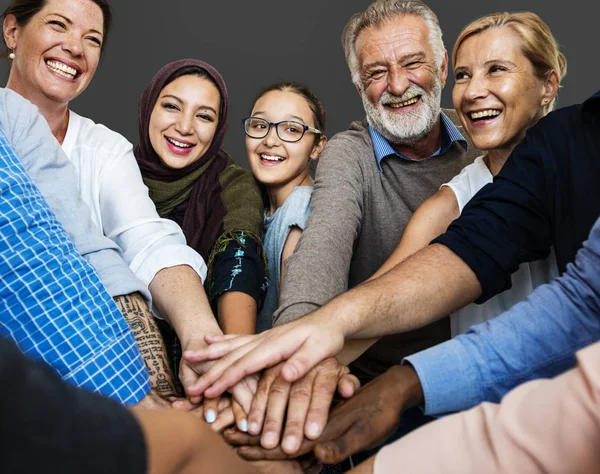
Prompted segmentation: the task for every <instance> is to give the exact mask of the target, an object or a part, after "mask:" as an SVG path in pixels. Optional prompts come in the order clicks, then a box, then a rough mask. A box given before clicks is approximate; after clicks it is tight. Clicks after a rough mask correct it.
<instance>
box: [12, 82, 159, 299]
mask: <svg viewBox="0 0 600 474" xmlns="http://www.w3.org/2000/svg"><path fill="white" fill-rule="evenodd" d="M0 91H1V93H0V128H2V130H3V131H4V133H5V135H6V137H7V139H8V141H9V143H10V144H11V146H12V147H13V150H14V151H15V153H16V155H17V156H18V158H19V160H20V161H21V163H22V164H23V166H24V168H25V170H26V171H27V173H28V174H29V176H30V177H31V179H32V181H33V182H34V183H35V184H36V186H37V187H38V188H39V189H40V191H41V192H42V194H43V195H44V198H45V199H46V200H47V202H48V204H49V205H50V207H51V208H52V210H53V211H54V213H55V214H56V216H57V218H58V220H59V222H60V223H61V224H62V225H63V226H64V228H65V230H66V232H67V234H68V235H69V237H70V238H71V240H72V241H73V243H74V244H75V247H76V248H77V250H78V251H79V253H81V255H82V256H83V257H84V258H85V259H86V260H87V261H88V263H90V264H91V265H92V266H93V267H94V268H95V269H96V271H97V272H98V275H99V276H100V279H101V280H102V283H103V284H104V286H105V287H106V289H107V290H108V292H109V294H110V295H111V296H113V297H115V296H119V295H124V294H129V293H134V292H136V291H137V292H140V293H142V294H143V295H144V296H145V298H146V299H147V300H148V301H150V294H149V293H148V291H147V289H146V288H145V287H144V285H142V283H141V282H140V281H139V280H138V279H137V278H136V277H135V275H133V273H132V272H131V270H130V269H129V268H128V266H127V264H126V263H125V262H124V261H123V257H122V254H121V251H120V249H119V247H118V246H117V245H115V244H114V242H112V241H111V240H110V239H108V238H106V237H105V236H104V235H103V234H102V232H101V231H100V229H98V228H97V227H96V226H95V225H94V224H93V222H92V220H91V217H90V210H89V208H88V207H87V205H86V204H85V203H84V202H83V200H82V199H81V196H80V194H79V190H78V187H77V179H76V177H75V169H74V168H73V165H72V164H71V163H70V162H69V160H68V159H67V157H66V156H65V154H64V152H63V151H62V148H61V147H60V145H59V144H58V142H57V141H56V139H55V138H54V136H52V133H51V132H50V128H49V127H48V123H47V122H46V120H45V119H44V118H43V117H42V116H41V115H40V114H39V113H38V111H37V108H36V107H35V106H34V105H33V104H31V103H30V102H29V101H27V100H25V99H23V98H22V97H21V96H20V95H18V94H17V93H15V92H12V91H10V90H8V89H0Z"/></svg>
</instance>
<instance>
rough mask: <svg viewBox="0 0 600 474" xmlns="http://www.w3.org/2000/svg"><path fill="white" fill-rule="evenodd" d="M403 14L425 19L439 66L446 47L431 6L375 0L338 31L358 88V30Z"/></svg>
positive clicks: (411, 0)
mask: <svg viewBox="0 0 600 474" xmlns="http://www.w3.org/2000/svg"><path fill="white" fill-rule="evenodd" d="M404 15H413V16H416V17H419V18H421V19H422V20H423V21H424V22H425V24H426V25H427V27H428V28H429V43H430V44H431V48H432V49H433V56H434V61H435V64H436V67H438V68H439V67H441V65H442V62H443V60H444V53H445V52H446V49H445V48H444V41H443V40H442V30H441V29H440V24H439V21H438V19H437V16H435V13H433V11H432V10H431V8H429V7H428V6H427V5H425V4H424V3H423V2H421V1H420V0H377V1H376V2H373V3H372V4H371V5H369V7H368V8H367V9H366V10H365V11H364V12H359V13H356V14H354V15H353V16H352V18H350V20H348V23H346V26H345V27H344V31H342V46H343V47H344V53H345V55H346V62H347V63H348V67H349V68H350V74H351V75H352V82H354V84H356V85H357V86H359V87H362V84H361V82H360V71H359V70H358V68H359V67H358V57H357V55H356V48H355V45H356V39H357V38H358V35H359V34H360V32H361V31H363V30H365V29H366V28H369V27H371V26H374V27H377V26H381V25H382V24H383V23H385V22H386V21H389V20H391V19H393V18H394V17H397V16H404Z"/></svg>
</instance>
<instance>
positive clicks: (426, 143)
mask: <svg viewBox="0 0 600 474" xmlns="http://www.w3.org/2000/svg"><path fill="white" fill-rule="evenodd" d="M391 145H392V148H394V150H396V151H397V152H398V153H400V154H401V155H402V156H406V157H407V158H410V159H411V160H415V161H419V160H422V159H423V158H429V157H430V156H431V155H433V154H434V153H435V152H436V151H437V150H439V149H440V147H441V146H442V121H441V119H440V118H439V117H438V119H437V122H436V123H435V125H434V126H433V129H432V130H431V131H430V132H429V133H428V134H427V136H426V137H424V138H423V139H421V140H419V142H418V143H415V144H414V145H404V144H401V143H398V144H391Z"/></svg>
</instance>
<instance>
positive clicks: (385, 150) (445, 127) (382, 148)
mask: <svg viewBox="0 0 600 474" xmlns="http://www.w3.org/2000/svg"><path fill="white" fill-rule="evenodd" d="M599 93H600V92H599ZM440 118H441V121H442V127H441V128H442V146H441V147H440V148H439V149H438V150H437V151H436V152H435V153H434V154H433V155H431V156H437V155H441V154H443V153H446V151H448V148H450V146H452V144H453V143H454V142H458V143H460V144H461V145H462V147H463V148H464V149H465V150H468V149H469V145H468V143H467V140H465V137H464V136H463V135H462V134H461V133H460V132H459V130H458V128H456V126H455V125H454V124H453V123H452V120H450V118H449V117H448V116H447V115H446V114H445V113H444V112H443V111H441V112H440ZM369 134H370V135H371V141H372V142H373V152H374V153H375V160H376V161H377V167H378V168H379V171H380V172H383V169H382V168H381V161H382V160H383V159H384V158H387V157H389V156H392V155H395V156H399V157H400V158H402V159H404V160H407V161H414V160H412V159H411V158H408V157H406V156H404V155H402V154H400V153H398V152H397V151H396V150H394V148H392V145H390V143H389V142H388V141H387V139H386V138H385V137H384V136H383V135H382V134H381V133H379V132H378V131H377V130H375V129H374V128H373V127H372V126H371V125H369Z"/></svg>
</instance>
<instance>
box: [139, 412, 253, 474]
mask: <svg viewBox="0 0 600 474" xmlns="http://www.w3.org/2000/svg"><path fill="white" fill-rule="evenodd" d="M132 411H133V414H134V415H135V416H136V418H137V421H138V422H139V424H140V426H141V428H142V430H143V432H144V438H145V441H146V446H147V457H148V473H149V474H192V473H208V472H210V473H211V474H221V473H222V474H228V473H230V472H235V473H239V474H250V473H255V472H258V471H257V470H256V469H254V468H253V467H252V466H251V465H250V464H249V463H247V462H244V461H242V460H241V459H240V458H239V457H238V456H237V455H236V454H235V453H234V452H233V451H232V450H231V448H229V446H227V445H226V444H225V442H224V441H223V440H221V439H220V438H219V437H218V435H217V434H215V433H213V431H212V430H211V429H210V426H209V425H208V424H206V423H204V422H202V421H200V420H198V419H197V418H195V417H194V416H193V415H190V414H189V413H182V412H176V411H164V410H145V409H140V408H133V410H132Z"/></svg>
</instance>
